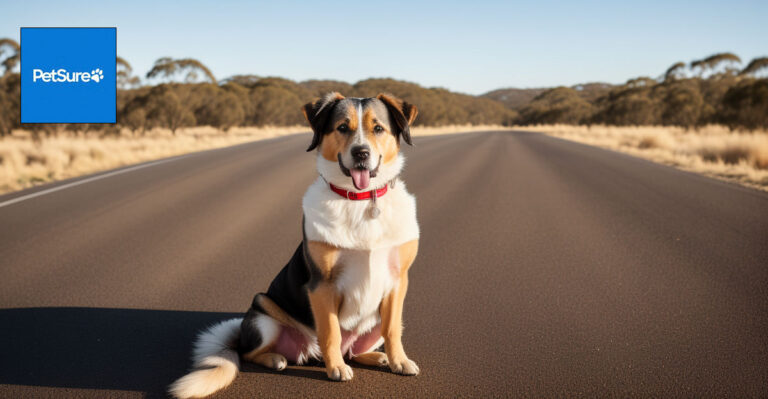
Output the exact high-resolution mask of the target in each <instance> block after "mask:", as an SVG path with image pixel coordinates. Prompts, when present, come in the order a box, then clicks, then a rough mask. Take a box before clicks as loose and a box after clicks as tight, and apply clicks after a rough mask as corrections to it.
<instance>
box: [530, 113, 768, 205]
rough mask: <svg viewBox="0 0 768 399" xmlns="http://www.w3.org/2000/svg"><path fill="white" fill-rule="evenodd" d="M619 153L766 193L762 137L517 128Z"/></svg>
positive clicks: (766, 152) (767, 135) (709, 129)
mask: <svg viewBox="0 0 768 399" xmlns="http://www.w3.org/2000/svg"><path fill="white" fill-rule="evenodd" d="M521 129H524V130H529V131H537V132H542V133H545V134H548V135H552V136H555V137H560V138H563V139H566V140H572V141H576V142H580V143H584V144H589V145H594V146H598V147H603V148H608V149H611V150H615V151H621V152H625V153H628V154H631V155H634V156H638V157H641V158H645V159H648V160H651V161H655V162H659V163H663V164H667V165H672V166H675V167H678V168H680V169H684V170H687V171H691V172H696V173H701V174H703V175H707V176H711V177H716V178H719V179H723V180H728V181H733V182H738V183H741V184H744V185H746V186H751V187H755V188H758V189H761V190H768V132H766V131H760V130H757V131H754V132H748V133H744V132H736V131H731V130H729V129H728V128H726V127H723V126H717V125H709V126H706V127H702V128H700V129H698V130H694V129H688V130H686V129H684V128H681V127H662V126H641V127H616V126H591V127H587V126H572V125H540V126H526V127H524V128H521Z"/></svg>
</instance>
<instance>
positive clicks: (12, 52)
mask: <svg viewBox="0 0 768 399" xmlns="http://www.w3.org/2000/svg"><path fill="white" fill-rule="evenodd" d="M6 53H8V55H7V56H6V55H5V54H6ZM3 56H5V59H3V61H2V63H0V64H2V65H3V75H2V76H6V75H8V74H10V73H11V72H13V68H14V67H15V66H16V64H18V63H19V59H20V58H21V47H19V43H16V41H15V40H13V39H9V38H3V39H0V57H3Z"/></svg>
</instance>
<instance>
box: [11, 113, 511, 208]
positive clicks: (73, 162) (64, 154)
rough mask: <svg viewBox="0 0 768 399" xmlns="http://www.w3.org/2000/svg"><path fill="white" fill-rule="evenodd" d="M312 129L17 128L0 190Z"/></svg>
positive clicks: (427, 131) (449, 129)
mask: <svg viewBox="0 0 768 399" xmlns="http://www.w3.org/2000/svg"><path fill="white" fill-rule="evenodd" d="M498 129H500V127H498V126H444V127H438V128H430V127H423V128H414V129H413V134H414V135H417V136H418V135H433V134H449V133H457V132H467V131H481V130H498ZM308 131H309V129H308V128H307V127H305V126H293V127H265V128H232V129H230V130H229V131H228V132H226V133H225V132H222V131H220V130H217V129H214V128H211V127H195V128H189V129H181V130H180V131H179V132H177V134H176V135H175V136H174V135H172V134H171V132H170V131H169V130H165V129H155V130H152V131H150V132H147V134H146V135H144V136H133V135H131V134H130V133H129V132H128V131H127V130H125V131H123V132H122V134H121V135H120V136H107V137H98V136H95V135H93V136H87V135H86V136H84V135H74V134H68V133H62V134H60V135H59V136H57V137H43V138H42V139H41V140H40V141H34V140H32V137H31V135H30V134H29V132H25V131H15V132H14V133H13V135H12V136H9V137H4V138H0V193H5V192H10V191H15V190H20V189H24V188H27V187H31V186H34V185H36V184H41V183H45V182H49V181H54V180H61V179H66V178H70V177H76V176H81V175H85V174H89V173H93V172H98V171H102V170H108V169H113V168H116V167H120V166H125V165H130V164H135V163H138V162H145V161H151V160H155V159H160V158H165V157H170V156H174V155H180V154H185V153H190V152H195V151H201V150H207V149H213V148H220V147H227V146H231V145H236V144H241V143H245V142H249V141H255V140H262V139H266V138H272V137H278V136H285V135H288V134H295V133H306V132H308Z"/></svg>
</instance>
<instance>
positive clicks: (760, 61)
mask: <svg viewBox="0 0 768 399" xmlns="http://www.w3.org/2000/svg"><path fill="white" fill-rule="evenodd" d="M766 68H768V57H758V58H755V59H753V60H752V61H750V62H749V64H747V66H746V67H745V68H744V69H742V70H741V72H739V75H752V76H754V75H756V74H757V72H759V71H760V70H763V69H766Z"/></svg>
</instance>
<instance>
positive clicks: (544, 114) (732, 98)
mask: <svg viewBox="0 0 768 399" xmlns="http://www.w3.org/2000/svg"><path fill="white" fill-rule="evenodd" d="M740 64H741V59H740V58H739V57H738V56H736V55H735V54H732V53H719V54H714V55H712V56H709V57H707V58H704V59H701V60H695V61H692V62H690V63H688V64H685V63H683V62H678V63H675V64H673V65H672V66H670V67H669V68H668V69H667V70H666V71H665V73H664V74H663V75H661V76H659V77H656V78H651V77H639V78H634V79H630V80H628V81H627V82H626V83H624V84H623V85H618V86H606V87H603V88H602V89H601V90H602V93H598V94H596V93H595V92H594V91H593V92H591V93H589V95H585V93H583V92H582V90H581V89H580V87H557V88H553V89H550V90H546V91H544V92H543V93H541V94H539V95H537V96H536V97H534V98H533V100H531V101H530V102H529V103H528V104H526V105H525V106H522V107H520V108H519V112H520V114H519V116H518V118H517V119H516V122H517V123H519V124H553V123H565V124H582V125H590V124H605V125H619V126H627V125H636V126H639V125H668V126H683V127H685V128H696V127H699V126H703V125H707V124H724V125H727V126H729V127H730V128H732V129H742V130H754V129H759V128H762V129H766V128H768V78H766V74H765V72H766V71H768V57H760V58H755V59H753V60H752V61H751V62H749V63H748V64H747V65H746V66H745V67H743V68H739V65H740Z"/></svg>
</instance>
